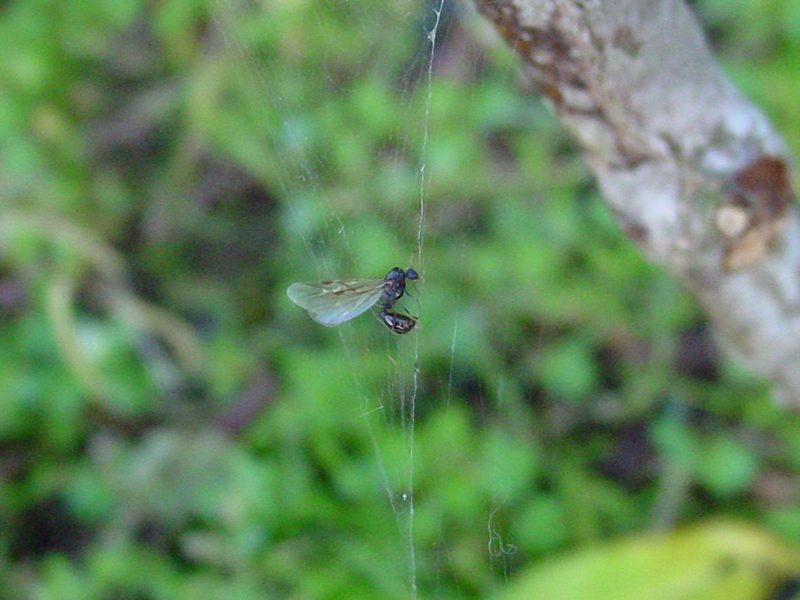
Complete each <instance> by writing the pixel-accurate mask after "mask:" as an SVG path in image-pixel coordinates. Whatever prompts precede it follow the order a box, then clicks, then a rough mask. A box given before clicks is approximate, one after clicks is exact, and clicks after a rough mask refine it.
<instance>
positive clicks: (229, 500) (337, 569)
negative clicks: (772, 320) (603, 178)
mask: <svg viewBox="0 0 800 600" xmlns="http://www.w3.org/2000/svg"><path fill="white" fill-rule="evenodd" d="M267 4H268V5H269V6H268V9H267V10H261V9H260V4H259V3H249V2H244V1H238V0H234V1H231V2H224V1H222V2H220V1H211V0H191V1H187V0H169V1H165V2H157V3H145V2H139V1H137V0H89V1H87V2H82V3H69V8H67V4H65V3H58V2H53V1H48V0H31V1H26V2H10V3H5V4H4V5H3V7H2V8H0V36H2V39H4V40H5V41H6V44H5V48H4V49H5V52H4V54H3V56H2V58H0V89H3V93H2V94H0V156H2V160H1V161H0V337H1V338H2V340H3V343H2V344H0V381H2V385H1V386H0V474H1V475H2V481H1V482H0V596H2V597H25V598H27V597H32V598H41V599H47V598H209V599H211V598H243V599H247V598H254V599H255V598H265V597H269V598H272V597H275V598H401V597H409V596H410V590H411V587H410V586H411V580H412V575H413V576H414V577H415V581H416V585H417V589H418V592H419V596H420V597H435V598H464V597H487V596H488V595H490V594H492V593H495V592H498V591H503V590H505V588H506V584H507V582H508V580H509V578H511V576H512V575H513V574H514V573H515V572H517V571H521V570H523V569H528V568H529V567H531V565H533V569H534V570H533V571H532V572H533V573H534V575H533V576H532V577H533V578H534V579H535V578H536V577H543V578H545V579H547V578H548V577H552V580H553V581H555V582H556V584H557V585H560V584H561V583H563V582H564V581H571V580H572V578H573V577H574V571H570V570H566V569H565V570H560V567H553V569H552V570H549V567H547V566H546V565H548V564H551V563H549V562H547V561H548V560H549V559H550V557H551V555H552V554H554V553H556V552H559V553H562V554H565V555H566V556H568V557H570V556H577V557H578V558H577V559H575V560H576V561H578V563H577V564H579V566H580V564H583V563H581V562H580V561H581V560H590V561H594V562H593V563H592V564H593V565H595V566H596V565H600V566H596V568H597V569H600V570H602V569H603V565H606V567H607V566H608V564H612V563H613V562H614V560H616V558H615V557H618V556H619V548H620V546H618V545H615V544H612V543H611V542H610V541H609V540H610V539H612V538H616V537H619V536H623V535H629V536H631V537H632V542H630V543H632V544H633V547H640V546H637V544H645V545H647V544H649V543H650V542H647V541H646V540H647V539H649V538H640V536H641V535H642V533H641V532H642V531H643V530H646V529H648V528H650V527H658V526H664V525H672V524H674V523H678V522H681V521H687V520H695V519H698V520H699V519H704V518H706V517H710V516H715V515H719V514H725V515H737V516H739V517H742V518H747V519H750V520H751V521H752V522H753V523H755V524H757V525H759V526H762V527H766V528H769V529H771V530H772V531H774V532H776V533H777V534H780V535H782V536H783V537H785V538H787V539H789V540H792V541H794V542H800V514H798V511H797V510H796V507H795V504H796V502H795V501H796V480H797V473H798V471H800V427H798V425H800V423H798V419H797V417H796V416H795V415H791V414H788V413H787V412H786V411H784V410H783V409H781V408H778V407H776V406H775V405H774V404H773V403H772V401H771V399H770V398H769V396H768V393H767V390H766V389H765V387H764V386H763V385H762V384H761V383H759V382H756V381H753V379H752V378H751V377H750V376H748V375H747V374H745V373H742V372H741V371H740V370H739V369H738V368H737V367H736V366H735V365H733V364H732V363H730V362H728V361H726V360H725V359H724V358H722V357H720V356H718V355H717V353H715V351H714V350H713V345H712V343H711V340H710V334H709V328H708V326H707V324H706V323H705V322H704V320H703V317H702V314H701V312H700V311H699V309H698V308H697V307H696V305H695V304H694V303H693V301H692V300H691V299H690V298H689V297H688V295H687V294H686V293H685V292H684V291H683V290H682V289H681V288H680V286H679V285H678V284H677V283H676V282H674V281H671V280H670V279H669V278H668V277H667V276H666V275H665V274H664V273H662V272H660V271H659V270H657V269H654V268H653V267H651V266H650V265H648V264H647V263H646V262H645V261H644V259H643V258H642V257H641V256H640V255H639V254H638V252H637V251H636V249H635V247H634V246H633V244H631V243H630V242H629V241H628V240H627V239H626V238H625V236H624V234H623V233H622V232H620V231H619V230H618V227H617V225H616V223H615V222H614V219H613V217H612V215H610V214H609V212H608V211H607V209H606V208H605V206H604V205H603V203H602V202H601V200H600V198H599V196H598V194H597V192H596V191H594V190H593V184H592V182H591V178H590V176H589V174H588V173H587V171H586V169H585V167H584V166H583V165H582V162H581V160H580V157H579V156H577V155H576V154H575V152H574V150H573V148H572V146H571V145H570V142H569V140H568V139H566V137H565V134H564V133H563V132H562V131H561V130H560V128H559V126H558V124H557V123H556V122H555V120H554V119H553V118H552V116H551V115H550V114H549V113H548V112H547V110H546V109H545V108H544V106H543V105H542V103H541V102H540V101H539V100H538V99H536V98H535V97H532V96H531V95H528V94H526V93H524V92H523V91H521V90H520V89H518V88H519V86H517V85H516V84H515V78H516V70H515V67H516V64H515V60H514V58H513V57H512V56H511V54H510V53H509V52H508V51H507V50H506V49H505V48H504V47H503V46H502V45H501V44H496V45H495V44H494V42H493V41H492V40H493V39H494V38H493V37H492V35H491V34H487V33H486V31H485V24H483V23H482V22H481V21H480V20H478V19H477V17H475V16H474V15H472V14H471V13H470V12H469V11H468V10H467V9H466V7H464V6H460V5H459V6H458V7H456V6H452V7H448V11H446V13H445V15H444V16H443V18H444V21H443V23H442V27H441V28H440V30H439V34H440V36H439V38H438V39H437V52H436V55H435V57H434V58H435V60H434V63H433V69H432V74H431V79H430V88H429V87H428V83H429V82H428V77H427V74H428V61H429V59H430V55H429V47H430V46H429V42H428V40H427V38H426V36H425V32H426V31H427V30H429V29H430V27H431V25H432V21H431V18H432V16H433V15H432V13H431V12H430V11H429V7H428V6H427V5H421V4H419V3H416V2H410V1H408V0H403V1H399V2H390V3H358V2H338V1H336V2H325V3H319V2H311V1H298V2H272V3H267ZM448 4H450V3H448ZM697 9H698V11H699V13H700V15H701V18H702V19H703V20H704V22H705V23H706V24H707V25H708V27H709V28H710V30H711V31H712V33H713V42H714V43H715V44H716V45H717V50H718V52H719V54H720V56H721V57H722V59H723V66H724V68H726V69H727V70H728V72H729V73H730V74H731V76H732V77H733V79H734V80H735V81H736V82H737V84H739V85H741V86H742V87H743V89H744V90H745V91H746V93H748V94H750V96H751V97H753V98H754V99H755V100H756V101H757V102H758V103H759V104H761V105H763V106H764V108H765V110H766V111H767V112H768V113H769V114H770V116H771V117H772V118H773V120H774V121H775V122H776V124H777V126H778V128H779V129H780V130H781V131H783V132H784V133H785V135H786V138H787V141H788V143H789V144H790V145H791V146H792V147H793V148H795V149H796V150H798V151H800V129H798V127H800V125H798V122H797V119H794V117H793V115H794V111H795V107H796V106H797V105H798V101H800V97H798V94H799V92H798V88H797V86H791V85H788V84H787V83H786V82H787V81H793V79H792V78H793V77H794V73H796V71H797V68H798V58H797V57H798V56H800V54H799V53H798V52H797V45H798V40H800V38H799V37H798V35H797V30H798V29H797V27H796V24H797V21H798V14H800V13H798V11H797V9H796V8H795V6H794V3H792V2H790V1H788V0H781V1H778V0H776V1H773V2H750V3H747V5H746V6H745V7H742V6H741V5H737V7H736V9H735V10H732V8H731V6H730V5H729V3H724V2H712V1H710V0H707V1H704V2H700V3H698V4H697ZM743 11H747V15H748V18H747V19H742V18H741V14H742V12H743ZM456 19H457V20H456ZM464 57H467V58H464ZM429 99H430V100H429ZM426 114H429V119H428V120H427V126H426V117H425V115H426ZM426 131H427V135H426ZM423 158H424V179H423V177H422V175H423V172H421V167H422V165H423ZM423 184H424V188H423V187H422V186H423ZM423 209H424V211H423ZM421 212H422V216H424V219H423V220H422V221H423V225H424V227H423V229H422V234H423V235H422V236H421V239H420V235H419V234H420V230H419V225H420V216H421ZM420 244H422V246H423V248H422V249H423V253H422V260H421V264H414V265H413V266H414V267H415V268H419V269H420V271H421V272H422V274H423V280H422V281H420V282H418V283H417V284H415V285H413V286H410V289H409V295H408V297H406V298H404V299H403V306H404V307H406V308H407V309H408V310H409V311H410V312H411V313H412V314H419V316H420V322H419V323H420V324H419V327H418V328H417V329H416V330H415V332H414V333H412V334H410V335H408V336H403V337H400V336H392V335H391V334H389V333H388V332H387V331H386V330H385V329H383V328H382V327H381V326H380V325H379V324H378V323H376V322H375V319H373V318H371V317H369V316H364V317H361V318H359V319H357V320H355V321H354V322H353V323H350V324H347V325H345V326H342V327H340V328H338V329H327V328H323V327H320V326H319V325H317V324H316V323H314V322H313V321H311V320H310V319H308V318H307V316H306V315H305V314H304V313H303V311H301V310H299V309H298V308H297V307H296V306H294V305H292V304H291V303H290V302H289V301H288V299H287V298H286V295H285V290H286V287H287V286H288V285H289V284H290V283H291V282H293V281H297V280H307V279H308V280H311V279H319V278H330V277H335V276H345V275H357V276H358V275H364V276H380V275H382V274H384V273H385V272H386V271H387V270H388V269H389V268H391V267H393V266H395V265H398V266H402V267H406V266H408V265H409V264H410V262H411V261H412V257H414V256H415V252H416V251H417V250H418V249H419V248H420ZM413 260H414V261H417V258H414V259H413ZM417 369H418V370H417ZM745 533H746V534H745V538H746V539H747V540H752V539H754V538H753V537H752V536H751V535H750V530H748V531H747V532H745ZM687 539H688V541H686V540H687ZM641 540H645V541H641ZM684 542H685V544H686V547H687V548H689V549H690V550H691V551H688V550H687V554H686V556H687V557H694V559H696V564H697V565H699V566H700V568H699V569H698V572H700V571H702V569H703V568H705V567H707V566H708V565H709V564H711V562H713V560H716V559H717V558H719V552H718V547H717V546H715V545H714V544H713V543H712V544H709V543H708V540H707V539H706V538H705V537H704V536H702V535H700V536H699V537H698V536H695V537H692V536H691V535H690V536H688V538H686V539H684ZM588 545H591V547H592V548H594V549H595V550H594V551H592V552H596V554H591V557H590V559H585V558H584V559H581V558H580V557H581V556H583V555H582V554H581V552H582V551H583V548H584V547H585V546H588ZM775 547H777V546H775ZM659 548H660V547H659ZM670 548H671V547H668V548H667V550H669V552H667V551H665V550H664V549H663V548H660V549H657V550H654V552H653V555H654V556H657V557H658V556H663V554H660V553H662V552H666V553H667V554H669V555H670V556H671V555H672V553H673V552H672V550H670ZM770 548H772V546H770ZM623 554H624V552H623ZM767 554H768V558H770V560H771V559H772V558H774V556H775V555H774V554H770V553H769V552H767ZM694 559H693V560H694ZM567 560H569V559H567ZM665 560H666V559H665ZM542 561H545V562H542ZM687 562H691V561H689V560H688V559H687ZM778 562H780V561H778ZM541 564H544V565H545V567H544V570H543V571H542V572H540V573H539V575H537V574H536V573H537V571H536V569H537V567H538V566H539V565H541ZM642 564H644V567H642V568H641V569H640V570H639V571H636V572H633V571H632V569H633V567H631V566H629V565H628V566H627V568H628V571H629V572H628V573H627V574H628V575H629V579H630V580H631V581H635V580H637V578H639V577H641V576H642V573H643V572H644V569H645V568H649V565H648V564H647V561H644V562H643V563H642ZM770 564H772V563H770ZM781 564H783V563H781ZM593 568H595V567H593ZM781 569H783V567H781ZM606 570H608V569H606ZM786 571H787V572H788V569H786ZM702 572H703V573H704V572H705V571H702ZM541 573H544V575H542V574H541ZM781 574H783V571H781ZM772 575H774V573H773V572H771V573H770V578H769V581H768V583H769V584H770V585H773V584H775V582H774V581H773V579H775V578H774V577H772ZM745 576H746V578H747V582H750V583H752V581H753V580H754V578H753V577H752V572H751V571H749V570H747V571H746V573H745ZM755 579H756V580H757V581H756V583H755V584H753V586H754V588H755V589H759V590H761V589H766V587H765V585H766V584H765V583H764V582H765V581H766V580H767V579H768V578H766V577H762V578H761V579H758V578H757V577H756V578H755ZM523 581H524V580H523ZM548 581H549V580H548ZM576 581H577V580H576ZM726 581H727V580H726ZM775 585H777V584H775ZM759 586H760V587H759ZM773 587H774V586H773ZM565 589H566V588H565ZM521 597H524V596H521ZM541 597H545V596H541ZM582 597H587V598H588V597H601V596H582Z"/></svg>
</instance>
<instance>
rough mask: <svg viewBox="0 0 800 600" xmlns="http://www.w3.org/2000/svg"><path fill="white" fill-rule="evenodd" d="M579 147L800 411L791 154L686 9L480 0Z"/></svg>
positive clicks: (643, 239)
mask: <svg viewBox="0 0 800 600" xmlns="http://www.w3.org/2000/svg"><path fill="white" fill-rule="evenodd" d="M474 1H475V3H476V5H477V7H478V10H479V12H481V13H482V14H483V15H484V16H486V17H487V18H488V19H490V20H491V21H492V22H493V23H494V25H495V27H496V28H497V30H498V31H499V32H500V34H501V35H502V37H503V38H504V39H505V41H506V42H507V43H508V44H509V45H510V46H511V47H513V48H514V50H515V51H516V52H517V54H518V55H519V56H520V57H521V59H522V61H523V68H524V69H525V70H526V71H527V73H528V74H529V75H530V76H531V78H532V79H533V80H534V82H535V83H536V84H537V86H538V89H539V90H540V91H541V93H542V94H543V95H544V96H545V97H546V98H547V99H548V100H549V102H550V103H551V104H552V106H553V109H554V110H555V112H556V114H557V115H558V117H559V118H560V119H561V121H562V122H563V123H564V125H565V126H566V127H567V128H568V129H569V130H570V131H571V132H572V134H573V135H574V136H575V137H576V139H577V140H578V143H579V144H580V146H581V147H582V149H583V151H584V152H585V155H586V160H587V161H588V163H589V166H590V168H591V169H592V170H593V171H594V173H595V175H596V176H597V179H598V182H599V185H600V188H601V190H602V192H603V194H604V196H605V199H606V201H607V203H608V204H609V206H610V207H611V209H612V210H613V211H614V213H615V215H616V216H617V219H618V221H619V223H620V225H621V227H622V228H623V230H624V231H625V232H626V233H627V235H628V236H629V237H630V238H631V239H632V240H634V241H635V242H636V243H637V244H638V246H639V247H640V248H641V249H642V251H643V252H644V253H645V254H646V255H647V256H648V257H649V258H650V259H651V260H653V261H654V262H657V263H659V264H662V265H664V266H665V267H666V268H667V269H669V270H670V271H671V272H672V273H674V274H675V275H676V276H678V277H679V278H680V279H681V280H682V281H683V282H684V283H685V284H686V285H687V286H688V287H689V289H690V290H692V291H693V292H694V293H695V294H696V295H697V297H698V298H699V299H700V302H701V303H702V305H703V306H704V307H705V309H706V310H707V312H708V314H709V315H710V318H711V320H712V323H713V324H714V327H715V331H716V333H717V334H718V336H719V337H720V338H721V341H722V345H723V346H724V347H725V348H727V349H728V350H730V351H732V352H734V353H735V354H736V355H738V357H739V358H740V360H741V361H743V362H744V363H745V364H747V365H749V366H750V367H751V368H752V369H753V370H755V371H756V372H758V373H760V374H762V375H763V376H765V377H767V378H769V379H770V380H771V381H772V382H773V383H774V387H775V390H776V393H777V394H778V398H779V399H780V400H782V401H784V402H787V403H791V404H792V405H794V406H796V407H800V221H799V220H798V215H797V211H796V209H795V207H794V206H793V203H792V190H791V186H790V183H789V176H788V166H787V165H788V157H787V150H786V147H785V146H784V144H783V142H782V141H781V139H780V138H779V137H778V135H777V134H776V132H775V131H774V130H773V128H772V126H771V125H770V123H769V122H768V121H767V120H766V118H765V117H764V115H763V114H762V113H761V112H760V111H759V110H758V109H757V108H755V107H754V106H753V105H752V104H751V103H750V102H748V101H747V100H746V99H745V98H743V97H742V96H741V95H740V94H739V93H738V92H737V91H736V89H735V88H734V87H733V86H732V85H731V83H730V82H729V81H728V80H727V79H726V78H725V76H724V75H723V74H722V72H721V71H720V69H719V67H718V66H717V64H716V63H715V62H714V60H713V58H712V56H711V54H710V52H709V50H708V47H707V46H706V43H705V40H704V37H703V34H702V32H701V30H700V28H699V27H698V25H697V22H696V21H695V19H694V18H693V16H692V14H691V13H690V11H689V9H688V8H687V7H686V5H685V4H684V2H683V1H682V0H474Z"/></svg>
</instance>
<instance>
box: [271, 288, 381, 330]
mask: <svg viewBox="0 0 800 600" xmlns="http://www.w3.org/2000/svg"><path fill="white" fill-rule="evenodd" d="M385 283H386V282H385V281H384V280H383V279H350V280H337V281H319V282H309V283H293V284H292V285H290V286H289V289H288V290H286V294H287V295H288V296H289V299H290V300H291V301H292V302H294V303H295V304H297V306H299V307H300V308H304V309H306V310H307V311H308V314H309V315H310V316H311V318H312V319H314V320H315V321H316V322H317V323H321V324H322V325H326V326H327V327H333V326H334V325H339V324H340V323H344V322H345V321H349V320H350V319H354V318H356V317H357V316H358V315H360V314H361V313H363V312H365V311H366V310H369V308H371V307H372V306H374V305H375V303H376V302H377V301H378V300H379V299H380V297H381V294H383V289H384V285H385Z"/></svg>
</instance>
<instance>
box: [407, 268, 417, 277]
mask: <svg viewBox="0 0 800 600" xmlns="http://www.w3.org/2000/svg"><path fill="white" fill-rule="evenodd" d="M406 279H419V273H417V272H416V271H415V270H414V269H412V268H411V267H408V269H406Z"/></svg>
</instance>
